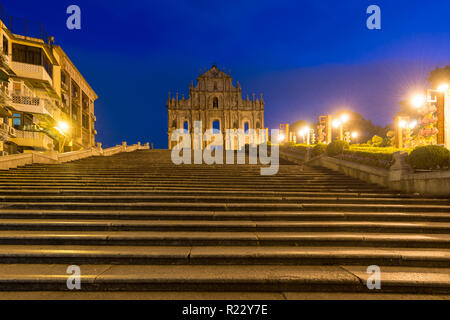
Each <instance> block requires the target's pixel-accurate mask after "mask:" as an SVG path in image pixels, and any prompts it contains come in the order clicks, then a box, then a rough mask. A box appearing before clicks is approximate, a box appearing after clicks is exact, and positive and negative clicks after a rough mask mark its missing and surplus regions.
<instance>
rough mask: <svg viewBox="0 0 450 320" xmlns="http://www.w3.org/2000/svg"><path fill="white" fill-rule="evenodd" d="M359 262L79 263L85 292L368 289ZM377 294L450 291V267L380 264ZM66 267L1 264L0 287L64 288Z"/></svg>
mask: <svg viewBox="0 0 450 320" xmlns="http://www.w3.org/2000/svg"><path fill="white" fill-rule="evenodd" d="M366 268H367V267H363V266H345V267H341V266H273V265H268V266H266V265H252V266H248V265H244V266H242V265H237V266H236V265H230V266H210V265H206V266H205V265H189V266H184V265H147V266H142V265H126V266H124V265H81V266H80V269H81V290H83V291H85V290H86V291H129V290H136V291H172V290H174V291H266V292H279V291H302V292H305V291H306V292H364V293H369V292H370V291H369V289H368V288H367V285H366V282H365V281H366V280H367V278H368V276H370V274H367V273H366ZM381 270H382V272H381V289H380V290H379V291H378V292H379V293H389V292H403V293H433V294H438V293H440V294H448V292H449V290H450V276H449V274H450V269H448V268H411V267H389V266H381ZM68 276H69V275H68V274H67V265H58V264H56V265H55V264H53V265H45V264H41V265H24V264H3V265H0V285H1V286H0V290H10V291H14V290H24V289H25V290H43V291H49V290H50V291H67V290H68V289H67V279H68Z"/></svg>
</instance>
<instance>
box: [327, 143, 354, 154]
mask: <svg viewBox="0 0 450 320" xmlns="http://www.w3.org/2000/svg"><path fill="white" fill-rule="evenodd" d="M348 148H349V145H348V143H347V142H345V141H342V140H337V141H333V142H331V143H330V144H329V145H328V146H327V149H326V152H327V155H329V156H330V157H333V156H337V155H338V154H342V153H343V152H344V150H345V149H348Z"/></svg>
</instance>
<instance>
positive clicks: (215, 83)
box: [214, 82, 217, 90]
mask: <svg viewBox="0 0 450 320" xmlns="http://www.w3.org/2000/svg"><path fill="white" fill-rule="evenodd" d="M214 90H217V82H214Z"/></svg>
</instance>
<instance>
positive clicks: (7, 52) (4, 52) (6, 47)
mask: <svg viewBox="0 0 450 320" xmlns="http://www.w3.org/2000/svg"><path fill="white" fill-rule="evenodd" d="M3 54H4V55H6V56H7V55H8V54H9V49H8V38H6V37H5V36H3Z"/></svg>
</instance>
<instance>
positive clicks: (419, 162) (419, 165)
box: [408, 146, 450, 169]
mask: <svg viewBox="0 0 450 320" xmlns="http://www.w3.org/2000/svg"><path fill="white" fill-rule="evenodd" d="M408 162H409V164H410V165H411V166H412V167H413V168H415V169H442V168H444V167H448V166H449V165H450V151H448V150H447V149H446V148H444V147H440V146H423V147H417V148H415V149H414V150H413V151H412V152H411V153H410V154H409V156H408Z"/></svg>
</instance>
